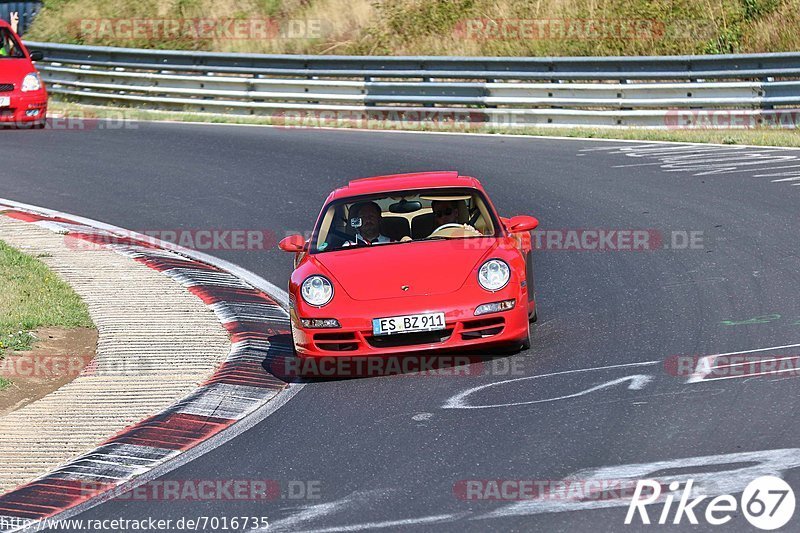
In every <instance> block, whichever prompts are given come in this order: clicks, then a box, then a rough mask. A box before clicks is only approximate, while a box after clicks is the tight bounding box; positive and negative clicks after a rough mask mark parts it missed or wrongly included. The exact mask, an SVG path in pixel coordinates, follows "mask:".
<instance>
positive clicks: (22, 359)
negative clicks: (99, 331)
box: [0, 352, 94, 380]
mask: <svg viewBox="0 0 800 533" xmlns="http://www.w3.org/2000/svg"><path fill="white" fill-rule="evenodd" d="M93 358H94V356H93V355H77V354H76V355H46V354H31V353H24V352H23V353H19V354H15V355H7V356H6V357H3V358H2V359H0V377H3V378H7V379H11V380H13V379H19V378H34V379H59V378H67V377H71V378H74V377H77V376H80V375H87V374H88V373H91V372H92V368H93V365H92V361H93Z"/></svg>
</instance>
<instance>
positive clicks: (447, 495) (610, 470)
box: [0, 123, 800, 533]
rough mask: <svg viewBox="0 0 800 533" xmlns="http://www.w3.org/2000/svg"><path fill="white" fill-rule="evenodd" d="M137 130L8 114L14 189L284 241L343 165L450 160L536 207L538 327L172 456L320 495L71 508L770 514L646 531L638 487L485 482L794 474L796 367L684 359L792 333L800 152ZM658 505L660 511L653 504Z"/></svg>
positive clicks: (323, 514) (233, 255) (520, 516)
mask: <svg viewBox="0 0 800 533" xmlns="http://www.w3.org/2000/svg"><path fill="white" fill-rule="evenodd" d="M136 126H137V127H136V128H126V129H116V130H103V129H97V130H93V131H54V130H45V131H5V132H2V135H1V136H0V161H2V163H1V164H0V197H5V198H10V199H14V200H18V201H21V202H26V203H30V204H34V205H40V206H45V207H49V208H52V209H58V210H62V211H65V212H69V213H74V214H78V215H82V216H86V217H90V218H93V219H97V220H102V221H105V222H109V223H112V224H115V225H118V226H122V227H125V228H129V229H133V230H138V231H148V230H165V229H201V228H214V229H220V228H223V229H241V228H246V229H268V230H271V231H274V232H275V233H276V234H277V235H278V236H279V237H282V236H283V235H284V234H285V233H286V232H287V231H307V230H310V229H311V227H312V225H313V222H314V219H315V217H316V215H317V213H318V211H319V209H320V207H321V205H322V202H323V201H324V199H325V197H326V196H327V194H328V193H329V192H330V190H332V189H333V188H335V187H337V186H339V185H341V184H344V183H345V182H346V181H347V180H349V179H351V178H355V177H364V176H370V175H378V174H389V173H398V172H413V171H423V170H448V169H455V170H458V171H460V172H461V173H462V174H466V175H472V176H476V177H478V178H479V179H481V180H482V182H483V184H484V185H485V187H486V188H487V190H488V193H489V195H490V197H491V198H492V200H493V202H494V203H495V205H496V207H497V208H498V210H499V211H500V212H501V214H503V215H504V216H511V215H517V214H531V215H534V216H536V217H538V218H539V219H540V221H541V226H540V229H541V230H543V231H545V235H546V238H545V240H544V242H543V248H544V249H541V250H538V251H537V252H536V256H535V258H536V259H535V269H536V286H537V296H538V306H539V309H538V313H539V322H538V324H537V326H536V327H535V337H534V341H533V347H532V348H531V349H530V350H528V351H525V352H522V353H520V354H518V355H514V356H510V357H505V358H499V359H495V360H493V361H488V362H486V363H484V364H477V365H474V366H475V371H474V372H471V373H470V374H469V375H464V374H459V375H454V374H453V373H450V374H445V375H400V376H388V377H379V378H365V379H341V380H330V381H322V382H313V383H310V384H308V385H307V386H306V387H305V388H304V389H303V390H302V391H300V393H299V394H298V395H297V396H295V397H294V398H292V399H291V400H290V401H289V402H288V403H287V404H286V405H285V406H284V407H282V408H281V409H280V410H278V411H277V412H276V413H275V414H273V415H272V416H270V417H269V418H267V419H266V420H265V421H263V422H262V423H260V424H259V425H257V426H255V427H254V428H253V429H251V430H249V431H248V432H246V433H244V434H242V435H241V436H239V437H237V438H235V439H234V440H232V441H230V442H228V443H227V444H225V445H223V446H221V447H219V448H217V449H215V450H213V451H211V452H209V453H207V454H206V455H204V456H202V457H200V458H198V459H197V460H195V461H193V462H191V463H189V464H187V465H184V466H182V467H180V468H179V469H177V470H175V471H173V472H171V473H169V474H167V475H166V476H165V479H168V480H251V479H269V480H277V481H278V482H280V483H281V486H282V487H286V486H288V485H289V484H291V483H292V482H295V483H294V485H293V486H295V487H298V486H302V487H303V490H308V488H309V487H312V488H313V491H314V495H312V496H313V497H311V498H309V497H308V494H306V495H305V496H306V497H298V498H296V499H295V498H294V497H293V495H292V494H289V493H287V492H284V493H283V494H282V496H283V497H281V498H275V499H273V500H270V501H266V502H264V501H257V502H256V501H247V500H237V499H227V498H226V499H214V500H212V501H200V502H198V501H190V500H185V499H183V500H179V501H139V500H137V499H134V498H121V499H118V500H113V501H110V502H106V503H103V504H101V505H99V506H97V507H95V508H93V509H90V510H88V511H86V512H84V513H82V514H81V515H79V516H78V517H77V518H84V519H112V518H130V519H142V518H146V517H154V518H156V519H172V520H178V519H180V518H182V517H185V518H197V517H202V516H206V517H229V518H230V517H234V516H248V517H253V516H259V517H260V516H265V517H268V519H269V522H270V526H271V527H270V528H269V531H360V530H375V529H385V530H402V531H431V530H436V531H455V532H459V533H461V532H464V531H487V530H495V531H531V530H540V531H615V530H630V531H639V530H641V531H676V530H679V531H687V530H692V531H721V530H728V531H734V530H735V531H755V529H754V528H752V527H751V526H750V525H749V524H748V523H747V521H746V520H745V519H744V517H742V516H741V515H739V516H735V517H734V518H733V519H732V520H731V521H730V522H729V523H728V524H727V525H725V526H711V525H708V524H707V523H705V522H704V521H703V520H702V519H701V524H702V525H700V526H695V527H691V526H689V524H688V523H687V519H686V517H684V518H683V521H682V522H681V525H680V526H671V525H649V526H648V525H642V523H641V520H640V519H639V518H638V516H637V517H636V518H635V519H634V521H633V524H634V525H631V526H625V525H624V523H623V522H624V520H625V516H626V512H627V503H628V501H629V499H620V500H618V501H614V500H613V499H609V498H592V497H591V496H586V497H584V498H577V499H575V498H568V497H566V495H565V494H560V495H559V493H558V491H556V493H555V494H553V493H551V494H550V497H547V498H543V499H539V500H536V501H525V500H524V499H521V500H520V501H514V500H515V498H514V496H513V494H511V495H509V494H506V495H505V496H503V497H501V498H500V499H497V498H492V497H491V494H490V493H489V492H488V491H486V487H489V486H490V484H489V483H487V480H498V481H502V480H516V481H518V480H553V481H558V480H564V479H570V480H573V481H576V482H579V483H583V485H582V486H584V487H585V486H586V481H587V480H592V481H602V480H619V479H628V478H630V477H631V476H633V478H639V477H647V476H654V477H656V478H663V479H667V480H671V479H679V480H682V481H684V482H685V481H686V480H688V479H694V480H695V482H696V483H700V484H701V485H702V486H703V487H704V488H705V489H706V490H707V491H708V492H707V494H710V495H712V496H713V495H718V494H724V493H732V494H739V493H741V491H742V490H743V488H744V486H746V485H747V483H748V482H749V481H751V480H752V479H754V478H755V477H757V476H758V475H762V474H767V473H773V474H775V475H780V476H781V477H783V478H784V479H785V480H786V481H787V482H788V483H789V484H790V485H791V486H792V487H793V488H794V489H795V491H797V490H798V489H800V450H793V449H794V448H797V447H800V446H798V445H799V444H800V424H798V421H800V419H799V418H798V412H799V409H798V408H800V398H799V397H798V394H797V384H798V381H797V379H796V375H797V373H796V372H787V373H772V374H767V375H761V376H754V377H740V376H736V375H733V374H730V375H729V376H728V377H729V378H730V379H709V378H708V377H707V376H706V379H704V378H703V377H702V376H700V377H699V378H698V377H697V376H695V378H694V379H691V378H690V376H689V375H674V374H675V373H676V372H674V371H672V370H674V368H673V366H672V365H671V363H670V362H674V361H676V360H678V361H680V360H679V359H675V358H674V356H687V357H689V356H707V355H713V354H724V353H732V352H733V353H741V352H750V353H747V354H744V355H748V356H749V357H754V356H758V357H762V356H763V357H765V358H767V359H770V358H772V359H774V358H775V356H780V357H786V356H796V355H798V354H800V299H798V286H800V238H799V237H798V229H800V209H798V205H799V204H798V200H799V199H800V187H798V186H795V184H800V181H797V180H792V179H791V178H793V177H794V176H797V175H800V174H793V172H795V171H796V170H798V169H800V151H785V150H777V149H757V148H736V147H697V146H686V145H683V146H682V145H656V144H647V143H633V144H631V143H623V142H599V141H587V140H558V139H525V138H509V137H506V138H503V137H468V136H453V135H421V134H406V133H373V132H357V131H324V130H300V129H271V128H254V127H234V126H201V125H180V124H146V123H142V124H137V125H136ZM793 165H794V166H793ZM776 180H783V181H776ZM567 230H576V231H575V232H574V235H581V234H582V233H581V231H584V232H585V230H592V231H597V230H604V231H608V230H649V233H648V235H649V236H650V239H651V240H650V242H651V243H653V242H655V243H657V244H658V246H657V247H656V249H655V250H649V251H630V250H613V249H610V250H604V251H596V250H579V249H574V248H572V249H555V248H558V247H559V241H557V240H556V238H557V237H558V236H559V235H566V233H567ZM547 232H551V233H552V234H553V235H556V237H553V239H554V240H553V241H552V242H550V243H549V244H548V240H547V239H548V238H549V237H547V235H548V233H547ZM691 232H694V233H691ZM686 235H693V236H694V237H695V241H694V245H692V246H684V242H685V239H684V237H685V236H686ZM656 236H660V237H656ZM659 238H660V240H658V239H659ZM673 241H675V242H673ZM567 242H569V241H561V244H562V245H563V244H565V243H567ZM573 244H574V243H573ZM548 248H550V249H548ZM210 253H212V254H214V255H217V256H219V257H222V258H223V259H227V260H229V261H232V262H234V263H236V264H239V265H241V266H243V267H244V268H247V269H249V270H252V271H253V272H255V273H257V274H259V275H261V276H262V277H264V278H266V279H268V280H270V281H272V282H274V283H276V284H277V285H279V286H281V287H285V285H286V280H287V278H288V274H289V272H290V268H291V257H290V256H289V255H288V254H285V253H282V252H280V251H279V250H277V249H276V248H273V249H271V250H269V251H257V250H256V251H239V250H213V251H211V252H210ZM431 261H435V258H431ZM419 268H425V265H424V264H420V265H419ZM365 312H367V310H365ZM757 317H761V318H757ZM775 347H785V348H777V349H774V348H775ZM756 350H758V351H756ZM693 368H694V367H693ZM500 382H504V383H500ZM493 383H498V384H497V385H494V386H491V387H485V388H480V389H477V390H474V391H471V392H470V389H475V388H477V387H481V386H483V385H489V384H493ZM476 406H478V407H483V408H478V409H475V408H464V407H476ZM782 450H783V451H782ZM632 465H634V466H632ZM671 476H672V477H671ZM469 480H474V481H478V482H479V483H477V484H472V485H468V482H469ZM467 486H470V487H473V489H474V487H482V488H481V489H475V490H477V492H472V493H470V492H469V491H466V489H465V487H467ZM465 491H466V492H465ZM468 494H472V496H469V497H468ZM480 496H484V497H486V498H489V499H486V498H481V497H480ZM737 498H738V496H737ZM676 502H677V498H676ZM702 508H703V505H700V506H699V507H698V509H702ZM653 509H654V510H652V511H651V512H650V518H651V520H652V521H654V522H655V521H657V520H658V518H659V514H660V512H661V505H658V506H657V507H655V506H654V507H653ZM700 514H701V513H699V512H698V515H700ZM673 516H674V509H673V513H672V514H670V515H669V521H670V522H671V521H672V517H673ZM798 520H800V519H798V518H797V517H795V518H794V522H793V524H794V527H797V523H798V522H797V521H798ZM791 526H792V524H790V525H789V526H787V528H786V530H787V531H788V530H791V529H792V527H791ZM208 530H211V529H210V528H209V529H208ZM794 530H796V529H794Z"/></svg>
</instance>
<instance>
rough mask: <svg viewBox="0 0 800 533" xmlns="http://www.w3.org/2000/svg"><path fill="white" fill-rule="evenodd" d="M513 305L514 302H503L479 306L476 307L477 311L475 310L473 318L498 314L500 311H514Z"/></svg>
mask: <svg viewBox="0 0 800 533" xmlns="http://www.w3.org/2000/svg"><path fill="white" fill-rule="evenodd" d="M514 303H515V301H514V300H503V301H502V302H492V303H490V304H481V305H479V306H478V307H477V309H475V316H479V315H486V314H489V313H498V312H500V311H508V310H509V309H514Z"/></svg>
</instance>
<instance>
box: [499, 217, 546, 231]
mask: <svg viewBox="0 0 800 533" xmlns="http://www.w3.org/2000/svg"><path fill="white" fill-rule="evenodd" d="M538 226H539V221H538V220H537V219H536V218H534V217H529V216H527V215H519V216H516V217H511V218H510V219H509V221H508V223H507V224H506V227H507V228H508V231H510V232H511V233H525V232H526V231H533V230H535V229H536V228H537V227H538Z"/></svg>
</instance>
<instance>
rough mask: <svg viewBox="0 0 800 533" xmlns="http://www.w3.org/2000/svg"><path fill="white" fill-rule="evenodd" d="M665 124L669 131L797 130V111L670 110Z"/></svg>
mask: <svg viewBox="0 0 800 533" xmlns="http://www.w3.org/2000/svg"><path fill="white" fill-rule="evenodd" d="M664 125H665V126H666V127H667V128H671V129H715V128H734V129H760V128H764V129H779V128H798V127H800V110H798V109H775V110H771V111H751V110H746V109H670V110H669V111H667V113H666V115H664Z"/></svg>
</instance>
